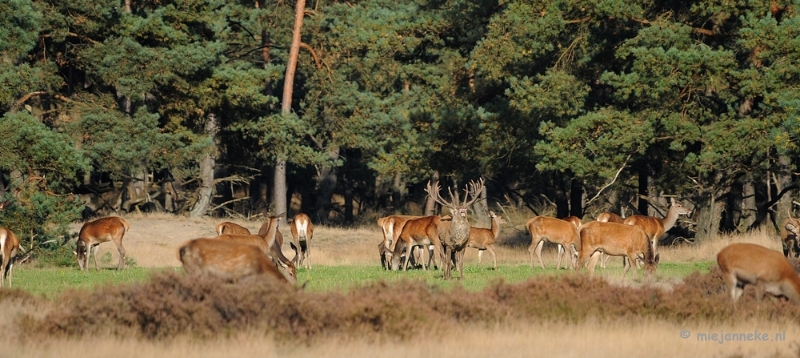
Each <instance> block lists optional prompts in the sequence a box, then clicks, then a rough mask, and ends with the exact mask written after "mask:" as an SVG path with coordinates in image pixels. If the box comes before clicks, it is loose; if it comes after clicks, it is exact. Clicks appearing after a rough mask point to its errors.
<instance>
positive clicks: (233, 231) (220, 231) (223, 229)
mask: <svg viewBox="0 0 800 358" xmlns="http://www.w3.org/2000/svg"><path fill="white" fill-rule="evenodd" d="M224 234H230V235H252V234H251V233H250V230H248V229H247V228H246V227H244V226H241V225H239V224H236V223H232V222H230V221H225V222H221V223H219V224H217V235H224Z"/></svg>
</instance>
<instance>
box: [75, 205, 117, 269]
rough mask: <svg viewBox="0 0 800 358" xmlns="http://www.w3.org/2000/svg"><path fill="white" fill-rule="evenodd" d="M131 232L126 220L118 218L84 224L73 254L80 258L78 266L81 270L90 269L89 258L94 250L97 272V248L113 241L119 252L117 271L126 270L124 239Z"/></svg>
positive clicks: (101, 219)
mask: <svg viewBox="0 0 800 358" xmlns="http://www.w3.org/2000/svg"><path fill="white" fill-rule="evenodd" d="M128 230H130V225H128V222H127V221H125V219H123V218H121V217H118V216H109V217H105V218H100V219H97V220H95V221H89V222H87V223H85V224H83V227H81V231H80V233H78V242H77V243H76V249H75V251H74V252H73V253H74V254H75V255H76V256H77V258H78V266H80V268H81V270H86V269H88V268H89V256H91V255H92V248H94V268H95V270H97V269H98V268H97V246H98V245H100V244H102V243H104V242H107V241H113V242H114V244H116V245H117V251H119V264H118V265H117V269H119V270H122V269H123V268H125V248H124V247H122V237H123V236H125V233H127V232H128Z"/></svg>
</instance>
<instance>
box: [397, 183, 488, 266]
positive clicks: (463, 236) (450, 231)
mask: <svg viewBox="0 0 800 358" xmlns="http://www.w3.org/2000/svg"><path fill="white" fill-rule="evenodd" d="M439 189H440V187H439V184H438V182H435V183H433V184H431V183H430V182H428V185H427V188H426V189H425V191H427V192H428V195H430V196H431V198H433V200H434V201H435V202H437V203H439V204H441V205H442V206H444V207H446V208H448V209H449V210H450V216H451V217H452V218H451V219H449V220H445V219H444V218H443V219H441V220H440V222H439V224H438V225H437V231H438V236H439V242H440V245H441V247H442V248H443V250H442V251H443V252H444V257H443V258H442V266H443V268H444V279H445V280H449V279H451V278H452V275H451V269H452V267H453V265H455V267H456V268H457V269H458V271H459V276H458V279H459V280H460V279H463V278H464V265H461V264H460V262H461V261H462V260H463V259H464V251H465V250H466V248H467V242H468V241H469V232H470V224H469V220H468V219H467V209H468V208H469V207H470V206H471V205H472V204H473V203H474V202H475V201H477V200H478V199H479V198H480V197H481V191H483V179H480V181H479V182H477V183H476V182H474V181H470V182H469V184H468V185H467V188H466V189H465V191H466V194H465V195H464V200H465V201H463V202H462V201H461V200H460V198H459V195H458V190H456V191H455V194H454V193H453V191H452V190H451V189H450V188H448V189H447V191H448V192H449V194H450V201H446V200H444V199H443V198H442V197H441V196H440V195H439ZM406 226H408V224H406Z"/></svg>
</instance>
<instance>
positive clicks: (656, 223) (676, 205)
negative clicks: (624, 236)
mask: <svg viewBox="0 0 800 358" xmlns="http://www.w3.org/2000/svg"><path fill="white" fill-rule="evenodd" d="M669 202H670V207H669V212H667V216H666V217H664V218H663V219H659V218H655V217H652V216H645V215H631V216H629V217H628V218H627V219H625V224H626V225H637V226H639V227H641V228H642V229H644V231H645V232H646V233H647V236H650V240H651V243H650V244H651V245H652V246H653V252H656V250H657V246H658V240H659V239H661V236H664V233H665V232H667V231H669V229H672V227H673V226H675V222H676V221H678V216H680V215H688V214H689V213H691V212H692V211H691V210H689V208H687V207H685V206H683V204H681V203H680V202H677V201H675V199H673V198H670V199H669Z"/></svg>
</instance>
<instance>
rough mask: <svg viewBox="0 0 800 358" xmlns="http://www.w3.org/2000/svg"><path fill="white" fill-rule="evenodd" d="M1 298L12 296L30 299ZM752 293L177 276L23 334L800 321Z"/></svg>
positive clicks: (391, 335)
mask: <svg viewBox="0 0 800 358" xmlns="http://www.w3.org/2000/svg"><path fill="white" fill-rule="evenodd" d="M13 292H14V291H12V290H0V302H1V301H2V300H3V299H8V298H5V297H19V295H23V294H21V293H19V292H17V293H13ZM753 292H754V290H753V289H749V288H748V289H746V290H745V295H744V297H742V299H741V300H740V301H739V303H738V309H737V310H734V309H733V305H732V303H731V302H730V298H729V297H728V296H727V295H726V294H725V293H724V284H723V283H722V279H721V277H720V275H719V270H718V269H716V268H715V269H712V271H711V272H710V273H707V274H700V273H695V274H692V275H690V276H688V277H687V278H686V279H685V280H684V282H683V283H680V284H675V285H674V286H673V287H672V289H671V290H665V289H662V288H658V287H654V286H652V285H646V284H645V285H640V287H624V286H618V285H612V284H609V283H608V282H606V281H604V280H602V279H595V278H590V277H589V276H588V275H585V274H571V275H560V276H542V277H537V278H534V279H531V280H528V281H526V282H523V283H519V284H506V283H504V282H502V281H498V282H494V283H493V284H492V285H491V286H489V287H488V288H486V289H485V290H483V291H481V292H472V291H467V290H465V289H463V288H460V287H456V288H453V289H448V290H445V289H442V288H440V287H437V286H435V285H430V286H429V285H428V284H426V283H424V282H421V281H410V280H405V281H399V282H395V283H391V284H389V283H385V282H377V283H373V284H368V285H365V286H363V287H359V288H354V289H351V290H349V291H347V292H345V291H333V292H305V291H303V290H301V289H298V288H296V287H293V286H289V285H286V284H282V283H278V282H274V280H270V279H263V278H258V277H253V278H249V279H245V280H242V281H241V282H238V283H228V282H223V281H219V280H217V279H215V278H213V277H204V276H190V275H184V274H178V273H174V272H162V273H158V274H155V275H154V276H153V277H152V279H151V280H150V282H146V283H138V284H129V285H117V286H106V287H102V288H99V289H96V290H94V291H91V292H89V291H71V292H67V293H64V294H63V295H62V296H61V297H59V298H58V299H57V300H55V301H54V302H52V303H51V304H52V305H54V306H55V307H54V309H52V310H50V311H49V314H47V315H45V316H44V317H27V318H25V317H23V318H25V319H24V321H25V322H26V324H25V325H23V326H21V328H19V329H23V330H25V331H26V332H24V334H21V335H22V336H28V337H30V338H31V339H36V337H37V334H38V335H39V337H40V338H43V336H56V337H58V336H62V337H77V336H86V335H95V334H109V335H111V336H118V337H127V338H130V337H139V338H146V339H155V340H162V339H170V338H175V337H179V336H189V337H198V338H207V337H217V336H220V335H223V336H224V335H230V334H236V333H238V332H247V331H261V332H264V333H265V335H269V336H271V337H274V338H275V339H276V340H277V341H285V342H289V341H297V342H306V343H308V342H311V341H313V340H315V339H318V338H324V337H330V336H338V337H343V338H347V337H350V338H359V339H364V338H370V337H373V338H374V339H380V340H383V339H399V340H405V339H411V338H412V337H415V336H417V335H419V334H423V333H426V334H429V333H435V332H444V331H445V330H447V329H450V328H452V327H454V325H462V324H469V325H486V326H495V325H498V324H504V323H510V324H513V323H515V322H528V323H530V322H549V321H558V322H576V323H577V322H581V321H584V320H599V321H603V320H611V319H614V320H618V319H630V320H638V319H658V320H665V321H670V322H675V323H684V322H697V323H702V322H712V323H723V322H731V323H734V322H737V321H742V320H748V319H753V318H761V319H769V320H772V321H778V322H798V320H799V319H800V310H798V309H797V307H796V306H794V305H792V304H790V303H788V302H784V301H782V300H773V299H764V300H757V298H756V297H755V295H754V293H753Z"/></svg>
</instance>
